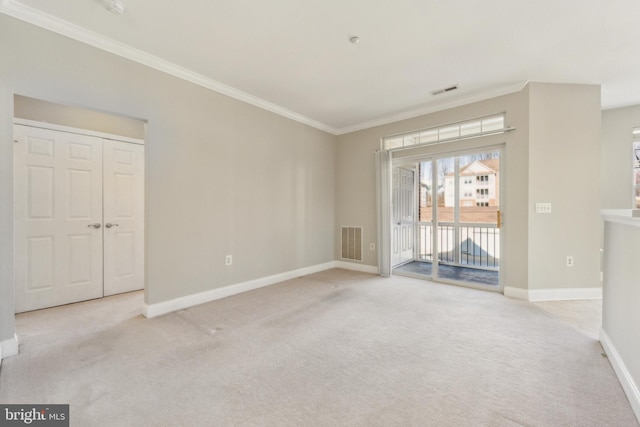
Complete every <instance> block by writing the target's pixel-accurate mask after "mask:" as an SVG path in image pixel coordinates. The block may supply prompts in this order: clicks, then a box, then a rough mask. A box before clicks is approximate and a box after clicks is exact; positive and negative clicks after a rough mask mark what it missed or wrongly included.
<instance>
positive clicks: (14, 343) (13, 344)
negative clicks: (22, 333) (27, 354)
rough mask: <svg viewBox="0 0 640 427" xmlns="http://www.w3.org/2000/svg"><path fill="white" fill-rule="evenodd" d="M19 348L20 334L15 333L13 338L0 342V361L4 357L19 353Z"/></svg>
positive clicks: (0, 361)
mask: <svg viewBox="0 0 640 427" xmlns="http://www.w3.org/2000/svg"><path fill="white" fill-rule="evenodd" d="M18 348H19V347H18V336H17V335H15V334H14V335H13V338H11V339H8V340H5V341H2V342H0V363H2V359H6V358H7V357H11V356H15V355H16V354H18Z"/></svg>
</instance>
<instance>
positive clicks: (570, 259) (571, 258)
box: [567, 255, 573, 267]
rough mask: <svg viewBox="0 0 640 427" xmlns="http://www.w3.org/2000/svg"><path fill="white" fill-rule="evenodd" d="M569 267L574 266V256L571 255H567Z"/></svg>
mask: <svg viewBox="0 0 640 427" xmlns="http://www.w3.org/2000/svg"><path fill="white" fill-rule="evenodd" d="M567 267H573V257H572V256H571V255H569V256H568V257H567Z"/></svg>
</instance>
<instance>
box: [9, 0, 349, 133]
mask: <svg viewBox="0 0 640 427" xmlns="http://www.w3.org/2000/svg"><path fill="white" fill-rule="evenodd" d="M0 13H4V14H5V15H8V16H11V17H13V18H16V19H19V20H21V21H25V22H28V23H30V24H33V25H36V26H38V27H41V28H44V29H46V30H49V31H52V32H54V33H58V34H61V35H63V36H66V37H69V38H71V39H74V40H77V41H79V42H82V43H85V44H88V45H90V46H93V47H96V48H98V49H101V50H104V51H107V52H109V53H112V54H114V55H118V56H120V57H123V58H126V59H129V60H131V61H134V62H137V63H139V64H142V65H146V66H147V67H150V68H154V69H156V70H159V71H162V72H164V73H166V74H169V75H172V76H174V77H177V78H179V79H182V80H186V81H188V82H191V83H194V84H197V85H199V86H202V87H204V88H207V89H210V90H212V91H215V92H218V93H221V94H223V95H226V96H229V97H231V98H234V99H237V100H239V101H242V102H246V103H247V104H251V105H254V106H256V107H258V108H261V109H263V110H267V111H270V112H272V113H275V114H278V115H280V116H283V117H286V118H288V119H291V120H295V121H297V122H300V123H302V124H305V125H308V126H311V127H314V128H316V129H319V130H322V131H325V132H328V133H330V134H333V135H337V129H335V128H333V127H331V126H329V125H326V124H324V123H321V122H319V121H317V120H313V119H311V118H309V117H306V116H304V115H302V114H298V113H296V112H294V111H291V110H288V109H286V108H284V107H281V106H279V105H276V104H274V103H272V102H269V101H266V100H264V99H262V98H259V97H257V96H253V95H251V94H248V93H246V92H243V91H241V90H238V89H236V88H234V87H232V86H229V85H226V84H224V83H220V82H218V81H216V80H213V79H210V78H208V77H205V76H203V75H201V74H198V73H195V72H193V71H191V70H188V69H186V68H183V67H180V66H178V65H176V64H173V63H171V62H168V61H165V60H163V59H160V58H158V57H156V56H153V55H150V54H148V53H146V52H144V51H142V50H139V49H136V48H133V47H131V46H129V45H126V44H124V43H120V42H118V41H116V40H113V39H110V38H108V37H105V36H102V35H100V34H98V33H95V32H93V31H89V30H87V29H86V28H83V27H80V26H78V25H75V24H72V23H71V22H68V21H65V20H62V19H59V18H56V17H55V16H52V15H49V14H47V13H44V12H41V11H39V10H37V9H34V8H32V7H30V6H27V5H24V4H22V3H20V2H18V1H16V0H2V3H0Z"/></svg>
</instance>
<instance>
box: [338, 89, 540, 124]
mask: <svg viewBox="0 0 640 427" xmlns="http://www.w3.org/2000/svg"><path fill="white" fill-rule="evenodd" d="M528 83H529V82H528V81H526V82H517V83H513V84H509V85H504V86H500V87H497V88H494V89H491V90H486V91H482V93H477V94H473V95H469V96H462V97H456V98H455V99H452V100H451V101H449V102H443V103H438V104H435V105H434V104H431V105H428V106H425V107H421V108H416V109H413V110H408V111H403V112H401V113H398V114H393V115H389V116H384V117H381V118H379V119H375V120H370V121H366V122H362V123H359V124H356V125H353V126H346V127H343V128H338V129H336V134H337V135H344V134H347V133H351V132H357V131H359V130H364V129H370V128H373V127H376V126H382V125H387V124H389V123H395V122H399V121H401V120H408V119H413V118H415V117H419V116H423V115H425V114H431V113H437V112H439V111H444V110H448V109H450V108H455V107H461V106H463V105H467V104H471V103H473V102H479V101H485V100H487V99H491V98H496V97H498V96H503V95H508V94H510V93H516V92H520V91H522V90H523V89H524V88H525V87H526V86H527V84H528Z"/></svg>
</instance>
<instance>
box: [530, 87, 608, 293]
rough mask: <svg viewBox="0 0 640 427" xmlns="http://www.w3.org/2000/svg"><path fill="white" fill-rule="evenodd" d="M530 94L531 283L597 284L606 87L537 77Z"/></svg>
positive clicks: (538, 286) (549, 286)
mask: <svg viewBox="0 0 640 427" xmlns="http://www.w3.org/2000/svg"><path fill="white" fill-rule="evenodd" d="M529 94H530V95H529V96H530V122H529V134H530V139H529V205H530V207H531V209H530V216H529V230H530V234H529V288H530V289H554V288H592V287H598V286H600V242H601V238H600V227H601V221H602V220H601V218H600V173H599V169H600V128H601V111H600V87H599V86H591V85H567V84H540V83H532V84H530V85H529ZM537 202H549V203H551V205H552V208H551V213H550V214H536V213H535V204H536V203H537ZM567 256H573V257H574V262H575V267H571V268H570V267H567V266H566V257H567Z"/></svg>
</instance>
